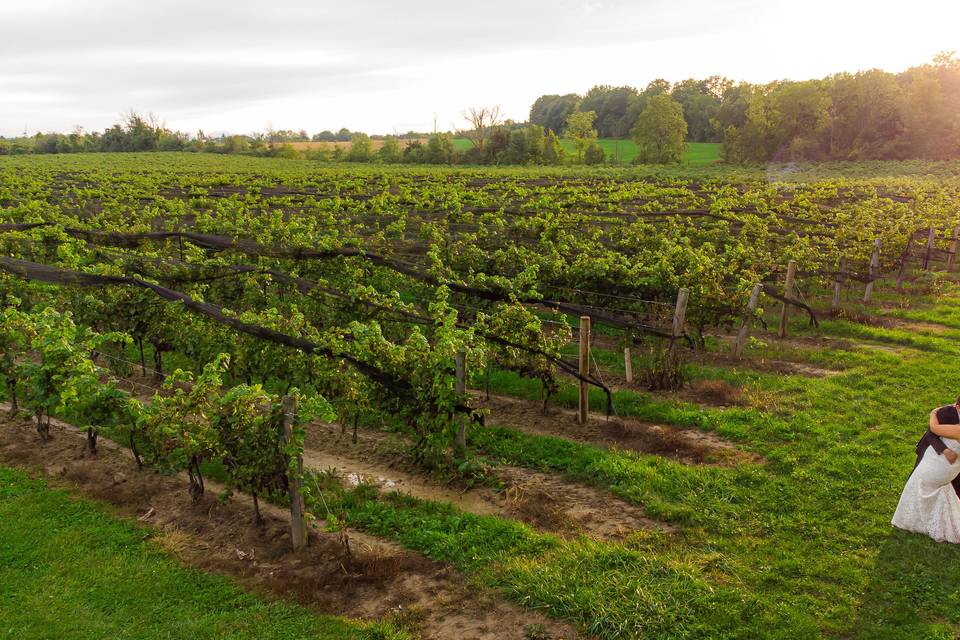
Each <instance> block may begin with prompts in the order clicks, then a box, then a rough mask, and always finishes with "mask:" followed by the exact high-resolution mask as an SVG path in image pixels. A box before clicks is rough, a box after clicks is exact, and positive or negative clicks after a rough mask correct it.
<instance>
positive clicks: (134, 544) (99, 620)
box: [0, 466, 406, 640]
mask: <svg viewBox="0 0 960 640" xmlns="http://www.w3.org/2000/svg"><path fill="white" fill-rule="evenodd" d="M151 536H152V534H151V532H150V531H148V530H146V529H141V528H138V527H136V526H134V525H132V524H129V523H128V522H126V521H123V520H120V519H118V518H116V517H113V516H111V515H110V514H109V513H108V512H107V510H106V509H105V508H104V507H102V506H99V505H97V504H94V503H92V502H89V501H86V500H78V499H74V498H72V497H71V496H69V495H68V494H66V493H65V492H63V491H60V490H52V489H50V488H49V487H48V486H47V485H46V483H44V482H42V481H39V480H32V479H29V478H27V477H26V476H25V475H24V474H23V473H21V472H19V471H15V470H12V469H9V468H6V467H2V466H0V638H16V639H17V640H28V639H33V638H36V639H38V640H39V639H47V638H57V639H58V640H72V639H77V640H81V639H84V640H87V639H90V640H92V639H97V638H137V639H143V640H147V639H153V638H156V639H161V638H163V639H165V640H166V639H171V638H184V639H189V640H199V639H202V638H211V639H214V638H218V639H219V638H233V639H237V640H240V639H243V638H250V639H261V638H284V639H287V638H317V639H324V638H329V639H330V640H336V639H350V638H355V639H358V640H359V639H369V640H374V639H376V638H382V639H385V640H386V639H391V638H394V639H400V638H404V637H406V636H403V635H400V634H398V633H396V632H394V631H392V630H391V629H390V628H388V627H387V626H385V625H372V626H361V625H359V624H356V623H353V622H350V621H346V620H342V619H338V618H333V617H329V616H322V615H318V614H316V613H313V612H311V611H309V610H307V609H305V608H303V607H298V606H295V605H291V604H286V603H283V602H279V601H269V600H264V599H261V598H258V597H255V596H252V595H249V594H247V593H244V592H243V591H241V590H240V589H239V588H238V587H237V586H236V585H234V584H233V582H232V581H230V580H228V579H226V578H221V577H217V576H211V575H207V574H203V573H200V572H198V571H194V570H191V569H188V568H184V567H182V566H181V565H180V564H178V563H177V562H176V561H175V560H174V559H172V558H171V557H169V556H168V555H166V554H165V553H164V552H163V551H162V550H161V549H160V548H159V547H158V546H157V545H156V544H155V543H154V542H152V541H151V539H150V538H151Z"/></svg>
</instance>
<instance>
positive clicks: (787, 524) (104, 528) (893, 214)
mask: <svg viewBox="0 0 960 640" xmlns="http://www.w3.org/2000/svg"><path fill="white" fill-rule="evenodd" d="M694 151H696V152H697V153H699V154H700V157H701V159H702V163H703V164H706V163H708V162H709V160H707V158H709V157H710V154H711V153H712V151H711V150H709V149H691V153H693V152H694ZM696 164H699V163H695V162H692V161H691V163H690V166H687V167H672V168H668V169H664V170H659V169H654V168H651V167H639V168H635V169H621V170H612V169H597V170H589V169H584V168H551V169H544V168H512V169H499V168H491V169H455V168H419V167H418V168H411V167H366V166H364V167H352V166H351V167H343V166H342V165H339V166H337V165H323V164H317V163H313V162H304V161H292V160H291V161H287V160H276V159H254V158H243V157H222V156H206V155H196V154H160V153H157V154H111V155H75V156H70V157H55V156H47V157H33V158H0V245H2V247H3V253H2V254H0V255H2V257H0V296H2V299H3V301H4V306H3V310H2V313H3V314H4V317H3V325H2V328H0V375H2V377H4V379H5V383H6V384H5V385H4V389H5V399H6V401H7V402H17V403H18V406H19V409H20V413H19V414H15V415H12V416H10V417H9V418H8V419H7V420H6V421H5V422H3V423H0V430H2V432H3V433H4V438H3V439H2V440H0V465H2V466H0V540H2V541H3V542H0V558H4V557H6V558H7V560H5V561H4V562H2V563H0V578H2V579H0V584H3V585H8V584H17V585H21V586H18V587H17V590H16V591H11V592H4V591H0V629H22V630H23V634H22V635H21V636H17V637H31V636H30V635H29V634H31V633H32V634H34V635H33V637H44V634H45V633H46V632H47V630H49V629H53V628H55V627H54V626H51V625H55V620H54V619H53V618H52V617H51V616H50V615H49V613H48V612H46V611H44V610H43V609H42V608H41V607H39V606H37V607H24V606H23V604H22V602H23V600H25V599H28V600H30V601H32V602H33V601H36V602H39V599H40V598H45V597H47V596H49V595H51V594H48V593H46V592H44V591H43V590H42V586H41V585H43V584H47V583H49V582H51V581H58V584H62V587H61V588H60V589H59V590H58V591H57V593H56V594H53V595H55V596H56V597H57V598H59V599H61V600H62V601H63V608H64V609H67V610H68V611H75V612H76V615H77V616H80V615H82V610H83V607H84V603H90V602H94V603H96V602H101V601H103V600H105V599H108V598H118V599H119V601H120V604H119V605H115V606H113V605H112V606H111V607H104V608H103V609H102V610H101V609H97V616H96V618H95V619H93V620H92V621H91V622H90V625H91V626H90V627H89V631H88V632H86V633H87V636H89V635H90V634H91V633H101V634H102V633H106V634H109V633H111V632H112V631H111V630H112V629H118V628H123V627H124V626H125V625H127V624H131V623H132V621H133V620H140V619H146V620H148V621H147V626H146V628H147V629H148V631H147V632H145V634H144V635H143V636H142V637H154V636H150V635H148V634H149V633H154V634H155V637H165V636H161V635H160V634H161V633H162V631H163V630H164V629H163V628H161V627H159V626H156V622H155V621H154V618H156V617H157V616H164V615H174V617H175V619H176V620H179V621H180V623H179V624H181V625H182V626H177V625H172V626H170V629H172V630H171V631H170V633H171V634H173V636H174V637H188V636H189V637H204V636H203V635H202V634H201V635H197V634H195V633H193V631H192V629H193V627H191V626H190V624H191V622H190V620H191V615H193V616H202V618H201V619H202V620H204V621H207V622H205V623H204V630H205V632H209V631H210V630H212V629H220V630H221V631H222V633H220V635H219V636H216V637H238V638H242V637H252V636H249V635H245V634H249V633H250V631H249V630H250V629H252V628H260V627H258V626H256V625H264V626H263V628H266V629H269V630H270V631H271V632H273V631H274V630H275V635H276V636H277V637H279V636H280V635H281V634H286V635H288V636H289V635H290V634H293V635H295V636H296V635H297V634H302V633H305V631H304V630H305V629H309V630H310V631H309V632H310V633H313V634H315V636H316V637H358V638H363V637H370V638H377V637H383V638H404V637H411V638H415V637H422V638H460V637H464V638H467V637H477V638H481V637H483V638H486V637H491V638H492V637H497V638H517V639H520V638H528V639H529V638H543V639H546V638H555V639H559V638H605V639H613V638H700V637H711V638H712V637H718V638H720V637H723V638H799V637H810V638H817V637H828V638H830V637H842V638H917V637H952V636H953V635H955V634H956V631H957V627H958V625H960V613H958V609H957V606H956V605H957V594H958V593H960V579H958V578H956V577H954V572H953V571H951V570H950V567H951V564H952V562H953V561H955V560H957V559H960V556H958V552H957V551H956V549H955V548H954V547H953V546H950V545H938V544H936V543H934V542H933V541H931V540H929V539H927V538H925V537H921V536H917V535H911V534H907V533H905V532H902V531H899V530H894V529H892V528H891V526H890V524H889V521H890V517H891V516H892V513H893V510H894V508H895V506H896V503H897V499H898V497H899V493H900V490H901V488H902V485H903V482H904V481H905V479H906V477H907V476H908V475H909V473H910V470H911V468H912V464H913V457H914V453H913V447H914V445H915V443H916V441H917V440H918V439H919V437H920V435H921V434H922V433H923V430H924V429H925V426H926V419H927V414H928V413H929V411H930V409H931V408H932V407H935V406H939V405H942V404H946V403H947V402H949V401H950V400H951V399H953V398H955V397H956V395H957V393H958V388H957V384H956V375H955V371H956V369H955V366H954V364H953V362H954V357H955V356H956V355H958V353H960V284H958V281H957V277H956V274H955V273H954V271H953V265H952V261H953V257H952V256H953V254H954V253H955V252H956V251H955V250H956V248H957V247H956V237H957V235H956V233H955V230H956V229H958V228H960V227H958V225H960V165H956V164H950V163H940V164H934V163H864V164H858V165H850V164H836V165H819V166H817V165H811V166H799V167H776V166H771V167H763V168H756V169H751V168H737V169H733V168H728V167H708V166H694V165H696ZM877 247H879V248H877ZM790 261H794V263H795V269H793V270H795V283H794V285H793V286H791V287H790V288H789V289H786V288H785V285H784V281H785V278H786V277H787V275H786V272H787V271H788V270H789V269H790V267H788V264H789V263H790ZM898 281H899V282H898ZM838 282H839V288H836V285H837V283H838ZM868 288H869V289H871V293H870V294H869V295H868V296H867V297H868V298H869V301H865V299H864V298H865V294H866V292H867V289H868ZM835 291H836V292H837V295H836V296H834V292H835ZM754 292H759V296H760V297H759V300H760V302H759V305H757V307H756V309H755V310H753V311H750V310H749V309H748V305H749V304H750V302H749V301H750V299H751V297H752V294H753V293H754ZM784 299H785V300H786V302H787V303H788V305H789V310H790V313H789V315H788V316H787V317H786V320H785V323H784V325H783V326H784V334H785V335H784V336H783V337H782V338H781V337H778V335H777V333H778V329H779V323H780V322H781V304H782V301H783V300H784ZM678 301H680V302H678ZM683 301H686V302H685V304H683ZM584 316H586V317H588V318H590V323H591V324H590V328H589V329H587V328H586V326H585V325H581V318H583V317H584ZM741 326H746V327H747V329H748V330H749V331H750V335H749V338H748V339H746V340H745V341H744V342H743V355H742V357H741V358H738V357H735V356H734V355H733V353H732V352H733V349H734V340H735V336H736V334H737V330H738V329H739V328H740V327H741ZM625 348H628V349H629V358H628V359H627V360H625V358H624V349H625ZM581 353H583V354H585V355H586V357H585V359H582V356H581V355H580V354H581ZM220 354H227V355H226V356H221V355H220ZM628 364H629V368H630V370H631V374H632V378H633V379H632V380H628V373H627V365H628ZM458 369H462V370H464V373H463V374H462V375H458V373H457V370H458ZM176 370H180V371H179V372H177V373H175V371H176ZM461 382H462V383H463V384H464V385H465V388H464V389H463V390H462V391H461V390H460V389H459V388H458V384H460V383H461ZM581 393H583V394H585V395H586V398H587V399H588V401H589V412H588V413H587V415H586V419H585V420H583V421H580V422H578V421H577V419H576V416H577V412H578V409H579V402H580V397H581ZM282 398H285V400H282ZM289 399H294V400H295V401H296V407H297V409H296V413H295V415H294V414H293V413H291V411H290V410H289V405H288V404H285V403H286V402H288V401H289ZM61 421H62V422H61ZM281 423H283V424H286V425H287V426H288V427H290V428H291V432H290V433H291V435H290V437H289V440H283V441H281V440H280V438H279V437H278V434H279V432H280V431H281V429H280V428H279V426H278V425H280V424H281ZM94 435H97V436H98V438H99V439H98V440H96V439H94ZM461 438H462V440H461ZM96 442H99V444H98V445H96V453H94V451H93V450H92V444H91V443H96ZM297 457H300V458H302V461H303V466H304V471H302V472H301V471H299V470H298V469H297V468H296V466H297V465H296V464H294V465H292V466H291V460H295V459H296V458H297ZM140 463H142V464H143V468H140ZM25 474H26V475H25ZM28 476H33V479H31V478H30V477H28ZM38 477H43V478H49V482H52V483H54V484H55V485H56V488H55V489H51V488H50V487H48V486H47V485H46V484H45V482H46V480H43V479H36V478H38ZM118 478H120V479H119V480H118ZM291 486H294V487H299V489H300V491H301V495H302V496H303V500H304V506H305V509H306V511H307V512H308V517H307V520H308V521H309V523H310V527H309V531H308V536H307V537H308V540H309V544H308V546H307V548H306V549H302V550H300V551H297V552H293V551H290V550H289V548H290V546H291V542H292V538H291V533H290V530H289V526H288V521H289V520H288V519H289V514H290V511H289V507H290V500H291V498H290V495H291V493H290V489H291ZM218 496H223V497H222V498H220V497H218ZM228 496H229V497H228ZM104 502H105V503H110V504H111V505H112V506H110V507H103V506H99V504H98V503H104ZM51 514H59V515H60V516H61V517H58V518H56V521H57V525H56V527H57V528H56V537H51V539H48V540H44V541H43V544H31V541H32V536H31V531H33V530H37V529H43V530H49V529H50V528H51V527H53V526H54V525H53V524H52V523H51ZM198 514H199V515H198ZM14 515H16V516H18V517H10V516H14ZM201 516H202V517H201ZM205 519H206V520H205ZM207 520H209V523H208V524H204V522H206V521H207ZM137 521H139V522H137ZM134 522H135V524H133V523H134ZM210 523H212V524H210ZM218 523H219V524H218ZM171 532H176V533H175V534H173V533H171ZM218 532H219V533H218ZM144 538H147V539H146V540H145V539H144ZM90 539H93V540H94V541H95V542H90V541H89V540H90ZM60 540H62V541H63V542H62V543H58V541H60ZM171 540H173V541H174V542H171ZM199 549H207V550H208V551H207V553H206V555H207V556H208V557H207V558H206V559H204V558H203V556H204V555H205V554H204V553H201V552H199V551H198V550H199ZM24 554H32V555H31V556H30V557H32V558H35V561H34V562H31V563H26V562H16V561H13V560H12V559H13V558H20V557H23V555H24ZM181 564H186V565H190V566H188V567H186V568H184V567H182V566H181ZM101 567H106V569H101ZM146 571H150V572H152V575H155V576H159V577H160V579H156V580H154V582H153V584H152V587H151V591H150V592H149V593H146V594H144V593H142V592H140V591H128V590H126V589H125V588H121V587H122V584H121V583H123V582H124V581H130V580H134V579H136V578H132V577H131V576H139V575H142V573H140V572H146ZM276 572H280V575H282V576H284V578H285V581H278V580H274V579H272V578H271V576H273V575H274V574H275V573H276ZM206 573H214V574H219V576H209V575H206ZM93 574H96V575H98V576H102V577H101V578H100V579H98V580H95V581H88V580H85V579H84V576H87V575H93ZM221 576H226V578H224V577H221ZM290 581H295V587H291V585H290ZM181 582H182V583H186V584H188V585H189V587H188V588H187V589H182V590H177V589H176V588H175V585H178V584H180V583H181ZM118 590H119V591H118ZM244 590H246V591H252V592H253V593H254V594H256V595H250V594H246V593H244ZM338 592H342V594H343V597H339V598H338V597H333V596H332V595H331V594H332V593H338ZM138 596H139V597H142V598H145V599H147V600H148V601H149V603H150V604H151V605H155V607H154V608H148V609H146V610H144V608H143V607H136V606H134V605H135V604H136V601H135V599H136V597H138ZM177 598H182V599H184V600H192V601H193V604H192V605H191V606H193V607H195V609H189V608H184V609H177V608H176V607H175V605H174V604H171V603H175V602H177V601H178V600H177ZM161 603H162V607H161ZM86 606H90V605H89V604H87V605H86ZM168 608H169V609H170V610H176V613H175V614H167V613H166V611H167V610H168ZM225 608H229V609H230V611H229V615H227V613H225V612H224V610H225ZM192 611H195V613H191V612H192ZM378 621H379V623H378V624H374V625H373V626H369V625H370V624H371V623H375V622H378ZM94 625H96V626H94ZM151 625H154V626H151ZM153 629H155V631H153ZM83 633H85V632H78V635H77V636H76V637H87V636H84V635H83ZM324 633H327V634H328V635H327V636H324V635H323V634H324ZM231 634H232V635H231ZM338 634H339V635H338ZM211 637H213V636H211ZM259 637H269V636H259Z"/></svg>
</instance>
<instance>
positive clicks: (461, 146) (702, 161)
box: [453, 138, 721, 167]
mask: <svg viewBox="0 0 960 640" xmlns="http://www.w3.org/2000/svg"><path fill="white" fill-rule="evenodd" d="M597 143H598V144H599V145H600V148H601V149H603V152H604V153H605V154H607V160H608V161H609V162H610V163H612V164H627V165H628V164H631V163H633V160H634V158H636V157H637V143H636V142H634V141H633V140H629V139H627V140H617V139H614V138H601V139H600V140H598V141H597ZM453 144H454V147H455V148H456V149H457V151H467V150H469V149H470V148H471V147H472V146H473V142H471V141H470V140H468V139H466V138H456V139H454V141H453ZM560 144H561V146H562V147H563V150H564V151H565V152H566V153H568V154H571V155H576V149H575V148H574V146H573V142H571V141H570V140H561V142H560ZM720 147H721V145H720V143H719V142H688V143H687V158H686V161H685V162H684V164H685V165H689V166H692V167H699V166H703V165H709V164H713V163H714V162H717V161H719V160H720Z"/></svg>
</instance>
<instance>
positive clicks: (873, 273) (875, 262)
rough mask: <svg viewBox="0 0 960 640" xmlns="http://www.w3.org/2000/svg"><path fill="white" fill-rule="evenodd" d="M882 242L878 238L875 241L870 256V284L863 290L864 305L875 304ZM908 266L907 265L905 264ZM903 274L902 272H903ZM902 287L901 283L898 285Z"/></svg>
mask: <svg viewBox="0 0 960 640" xmlns="http://www.w3.org/2000/svg"><path fill="white" fill-rule="evenodd" d="M881 243H882V240H880V238H877V239H876V240H874V241H873V253H871V254H870V282H868V283H867V286H866V288H864V290H863V304H870V303H871V302H873V283H874V282H876V280H877V278H879V277H880V244H881ZM904 264H906V263H904ZM901 273H902V272H901ZM897 286H898V287H899V286H900V283H899V282H898V283H897Z"/></svg>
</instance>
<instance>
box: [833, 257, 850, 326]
mask: <svg viewBox="0 0 960 640" xmlns="http://www.w3.org/2000/svg"><path fill="white" fill-rule="evenodd" d="M845 268H846V264H845V263H844V260H843V258H840V259H838V260H837V277H836V278H834V280H833V299H832V300H831V301H830V313H831V314H833V315H837V314H838V313H839V312H840V294H841V293H842V292H843V282H844V280H846V276H847V272H846V271H844V269H845Z"/></svg>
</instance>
